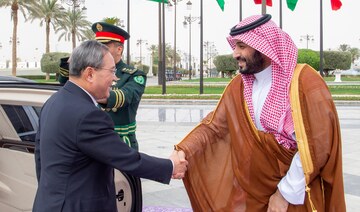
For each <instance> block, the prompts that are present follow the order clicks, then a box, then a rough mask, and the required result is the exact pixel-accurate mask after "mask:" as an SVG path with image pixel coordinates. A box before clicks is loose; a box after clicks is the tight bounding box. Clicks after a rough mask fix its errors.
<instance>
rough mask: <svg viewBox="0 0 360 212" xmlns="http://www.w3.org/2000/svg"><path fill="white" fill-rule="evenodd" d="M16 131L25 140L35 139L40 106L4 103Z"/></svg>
mask: <svg viewBox="0 0 360 212" xmlns="http://www.w3.org/2000/svg"><path fill="white" fill-rule="evenodd" d="M2 107H3V109H4V111H5V113H6V115H7V116H8V118H9V120H10V121H11V124H12V125H13V127H14V129H15V131H16V132H17V134H18V135H19V137H20V138H21V140H23V141H32V142H34V141H35V135H36V131H37V129H38V111H39V110H40V109H39V108H36V107H32V106H22V105H2Z"/></svg>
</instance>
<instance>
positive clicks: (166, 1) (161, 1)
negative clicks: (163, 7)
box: [148, 0, 169, 3]
mask: <svg viewBox="0 0 360 212" xmlns="http://www.w3.org/2000/svg"><path fill="white" fill-rule="evenodd" d="M148 1H156V2H159V3H163V2H164V3H169V0H148Z"/></svg>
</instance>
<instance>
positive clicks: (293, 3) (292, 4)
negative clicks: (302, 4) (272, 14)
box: [286, 0, 298, 11]
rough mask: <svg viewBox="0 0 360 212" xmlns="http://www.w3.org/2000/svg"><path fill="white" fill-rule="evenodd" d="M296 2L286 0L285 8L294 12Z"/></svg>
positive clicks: (294, 0)
mask: <svg viewBox="0 0 360 212" xmlns="http://www.w3.org/2000/svg"><path fill="white" fill-rule="evenodd" d="M297 1H298V0H286V3H287V6H288V8H289V9H290V10H292V11H294V9H295V7H296V3H297Z"/></svg>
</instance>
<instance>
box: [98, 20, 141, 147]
mask: <svg viewBox="0 0 360 212" xmlns="http://www.w3.org/2000/svg"><path fill="white" fill-rule="evenodd" d="M92 30H93V31H94V33H95V39H96V40H97V41H99V42H101V43H104V44H106V45H107V46H108V47H109V49H110V52H111V54H112V56H113V57H114V60H115V63H116V72H115V74H116V76H117V78H118V80H117V81H116V82H114V84H113V87H112V90H111V92H110V97H109V98H108V99H106V100H103V101H98V102H99V103H100V105H101V107H102V109H103V110H105V111H107V112H108V113H109V114H110V116H111V118H112V119H113V121H114V123H115V131H116V132H118V134H119V136H120V137H121V138H122V140H123V141H124V142H125V143H127V144H128V145H129V146H131V147H132V148H134V149H136V150H138V149H139V147H138V143H137V140H136V135H135V131H136V119H135V117H136V113H137V109H138V107H139V103H140V100H141V96H142V95H143V93H144V90H145V84H146V74H145V73H144V72H143V71H141V70H138V69H136V68H134V67H132V66H129V65H127V64H125V63H124V62H123V60H122V54H123V50H124V42H125V40H127V39H129V37H130V35H129V34H128V33H127V32H126V31H124V30H123V29H121V28H119V27H117V26H115V25H112V24H108V23H104V22H97V23H94V24H93V25H92Z"/></svg>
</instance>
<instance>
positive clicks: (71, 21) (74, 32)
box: [55, 8, 91, 49]
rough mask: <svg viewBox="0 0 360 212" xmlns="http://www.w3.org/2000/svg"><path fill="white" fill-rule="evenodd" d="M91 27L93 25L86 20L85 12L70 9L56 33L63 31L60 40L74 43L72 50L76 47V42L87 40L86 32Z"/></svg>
mask: <svg viewBox="0 0 360 212" xmlns="http://www.w3.org/2000/svg"><path fill="white" fill-rule="evenodd" d="M90 27H91V23H90V22H89V21H88V20H86V15H85V12H84V11H83V10H81V9H75V8H74V9H73V10H70V9H68V10H67V11H66V13H65V19H63V20H61V21H60V25H59V26H58V27H57V28H56V30H55V33H57V32H60V31H62V33H61V34H60V36H59V39H58V40H61V39H62V38H64V39H65V41H70V39H71V41H72V48H73V49H74V48H75V47H76V40H78V41H83V40H85V39H86V31H87V30H88V29H89V28H90Z"/></svg>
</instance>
